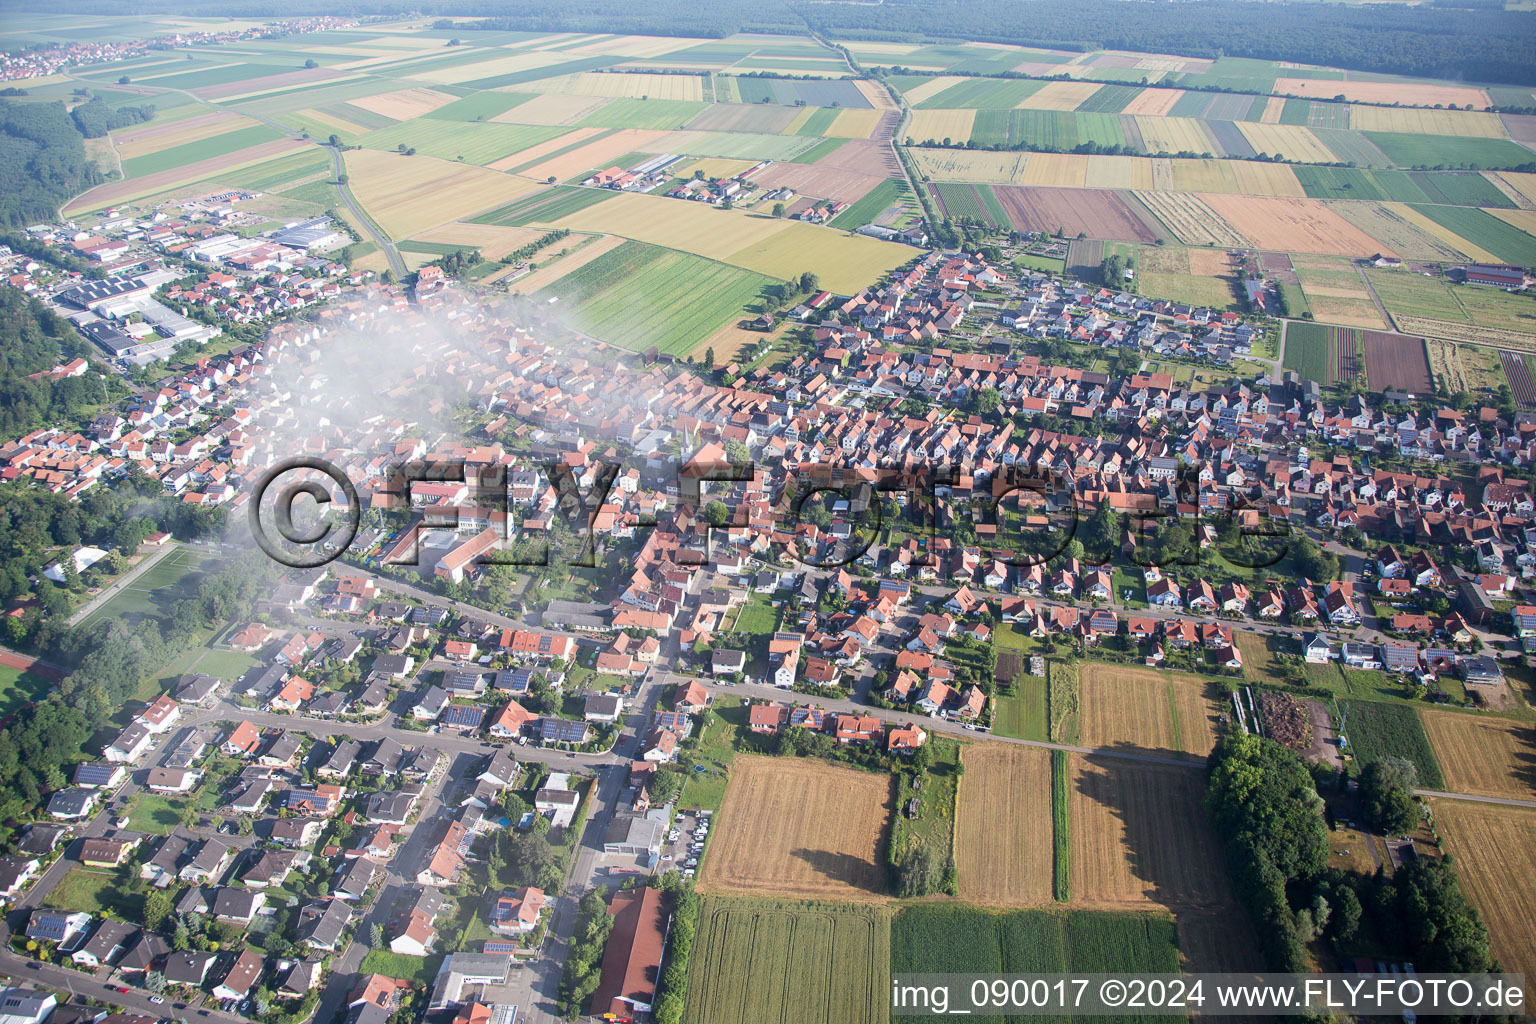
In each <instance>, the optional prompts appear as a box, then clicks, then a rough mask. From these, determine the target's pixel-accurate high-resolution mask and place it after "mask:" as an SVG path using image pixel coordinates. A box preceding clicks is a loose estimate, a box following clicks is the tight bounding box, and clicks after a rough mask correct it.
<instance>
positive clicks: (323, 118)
mask: <svg viewBox="0 0 1536 1024" xmlns="http://www.w3.org/2000/svg"><path fill="white" fill-rule="evenodd" d="M297 113H298V115H299V116H300V117H304V118H308V119H309V120H311V121H314V122H316V123H318V124H321V125H324V126H325V127H327V128H329V129H331V130H332V131H335V132H341V133H342V134H343V135H366V134H368V129H367V128H366V127H364V126H363V125H360V124H357V123H356V122H353V121H347V120H343V119H342V118H339V117H337V116H336V115H335V114H328V113H326V112H325V111H323V110H316V109H315V108H313V107H310V108H309V109H307V110H300V111H297Z"/></svg>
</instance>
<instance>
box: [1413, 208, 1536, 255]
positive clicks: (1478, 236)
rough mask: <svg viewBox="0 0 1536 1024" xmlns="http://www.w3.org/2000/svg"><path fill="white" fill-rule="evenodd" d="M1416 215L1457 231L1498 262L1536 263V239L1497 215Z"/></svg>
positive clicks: (1454, 211) (1464, 211)
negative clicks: (1492, 255) (1494, 257)
mask: <svg viewBox="0 0 1536 1024" xmlns="http://www.w3.org/2000/svg"><path fill="white" fill-rule="evenodd" d="M1413 209H1414V211H1415V212H1417V213H1420V214H1422V215H1424V216H1425V217H1428V218H1429V219H1430V220H1432V221H1434V222H1435V223H1437V224H1439V225H1441V226H1443V227H1445V228H1447V229H1448V230H1450V231H1454V232H1455V233H1456V234H1457V235H1459V236H1460V237H1462V238H1465V239H1466V240H1467V241H1469V242H1471V243H1472V244H1473V245H1476V246H1478V247H1480V248H1482V249H1484V250H1486V251H1488V252H1491V253H1493V254H1494V255H1495V256H1496V257H1497V258H1498V261H1500V262H1504V263H1513V264H1515V265H1517V266H1529V265H1531V264H1533V263H1536V238H1533V237H1531V236H1530V235H1528V234H1526V233H1525V232H1523V231H1521V230H1520V229H1519V228H1517V227H1515V226H1514V225H1512V224H1508V223H1506V222H1504V221H1502V220H1500V219H1499V218H1497V217H1495V216H1494V215H1493V214H1491V213H1488V212H1486V211H1483V210H1474V209H1472V208H1470V207H1465V206H1423V205H1415V206H1413Z"/></svg>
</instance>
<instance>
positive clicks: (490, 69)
mask: <svg viewBox="0 0 1536 1024" xmlns="http://www.w3.org/2000/svg"><path fill="white" fill-rule="evenodd" d="M569 59H570V58H569V57H567V56H565V55H564V54H560V53H540V52H536V51H535V52H529V53H509V54H507V55H506V56H504V57H492V58H491V59H490V60H483V61H480V62H479V63H477V64H460V65H458V66H456V67H451V68H438V69H437V70H435V71H423V72H421V73H420V74H416V75H412V74H407V75H406V76H405V77H407V78H409V79H410V80H411V81H413V82H430V83H432V84H433V85H457V84H458V83H460V82H475V81H479V80H480V79H482V78H493V77H495V76H497V75H511V74H515V73H516V72H519V71H531V70H533V69H534V68H547V67H549V66H550V65H551V64H561V63H564V62H565V61H567V60H569ZM404 70H406V71H409V70H410V69H409V68H406V69H404Z"/></svg>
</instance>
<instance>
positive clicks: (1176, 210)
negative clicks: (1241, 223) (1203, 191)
mask: <svg viewBox="0 0 1536 1024" xmlns="http://www.w3.org/2000/svg"><path fill="white" fill-rule="evenodd" d="M1136 198H1137V199H1139V200H1140V201H1141V202H1142V204H1143V205H1145V206H1146V207H1147V209H1149V210H1151V211H1152V213H1153V215H1155V216H1156V217H1157V219H1158V220H1160V221H1162V223H1163V224H1165V225H1167V227H1168V230H1169V232H1170V233H1171V234H1172V235H1173V236H1174V237H1175V238H1177V239H1178V240H1179V241H1180V242H1183V243H1184V244H1186V245H1219V246H1247V245H1249V244H1250V243H1249V241H1248V239H1246V238H1245V237H1243V235H1242V234H1241V233H1240V232H1239V231H1238V230H1237V228H1235V227H1233V226H1232V225H1231V224H1230V223H1228V222H1227V221H1226V220H1225V219H1223V218H1222V216H1221V215H1220V214H1218V213H1217V212H1216V211H1215V210H1213V209H1212V208H1211V207H1210V206H1208V205H1206V203H1205V202H1203V201H1202V200H1201V199H1200V197H1198V196H1195V195H1192V194H1190V193H1188V192H1137V193H1136ZM1154 241H1155V239H1154Z"/></svg>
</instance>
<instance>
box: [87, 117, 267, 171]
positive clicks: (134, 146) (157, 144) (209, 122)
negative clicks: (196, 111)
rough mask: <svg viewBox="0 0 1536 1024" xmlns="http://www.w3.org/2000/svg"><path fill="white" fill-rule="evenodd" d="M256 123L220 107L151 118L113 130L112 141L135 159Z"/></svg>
mask: <svg viewBox="0 0 1536 1024" xmlns="http://www.w3.org/2000/svg"><path fill="white" fill-rule="evenodd" d="M253 123H254V122H252V121H251V120H250V119H249V118H245V117H241V116H240V115H239V114H236V113H232V112H227V111H217V112H215V113H212V114H200V115H198V116H196V117H185V118H181V119H180V120H177V121H170V122H167V123H163V124H156V123H154V122H149V123H147V124H139V125H133V126H132V127H129V128H124V129H122V130H120V131H115V132H113V133H112V143H113V144H114V145H115V146H116V147H117V152H118V154H119V155H121V156H122V158H123V159H124V160H131V159H133V158H134V157H136V156H143V155H144V154H145V153H157V152H159V151H160V150H162V149H171V148H173V147H176V146H182V145H185V144H186V143H189V142H197V141H199V140H201V139H207V138H211V137H213V136H215V135H222V134H224V133H225V132H232V131H237V130H239V129H242V128H249V127H251V126H252V124H253Z"/></svg>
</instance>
